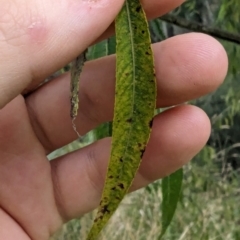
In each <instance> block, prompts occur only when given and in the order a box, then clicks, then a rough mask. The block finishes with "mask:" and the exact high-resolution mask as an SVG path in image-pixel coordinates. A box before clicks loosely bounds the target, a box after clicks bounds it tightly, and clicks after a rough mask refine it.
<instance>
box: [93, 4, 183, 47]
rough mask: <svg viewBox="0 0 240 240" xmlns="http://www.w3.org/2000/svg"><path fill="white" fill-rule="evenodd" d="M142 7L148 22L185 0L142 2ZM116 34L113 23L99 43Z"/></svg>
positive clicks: (99, 39)
mask: <svg viewBox="0 0 240 240" xmlns="http://www.w3.org/2000/svg"><path fill="white" fill-rule="evenodd" d="M141 2H142V6H143V8H144V11H145V13H146V16H147V18H148V20H151V19H154V18H157V17H160V16H162V15H164V14H166V13H168V12H170V11H171V10H173V9H175V8H176V7H178V6H180V5H181V4H182V3H183V2H185V0H169V1H159V0H151V1H149V0H142V1H141ZM113 33H114V23H112V24H111V25H110V26H109V28H108V29H107V30H106V31H105V32H104V33H103V34H102V35H101V36H100V37H99V38H98V39H97V41H96V42H99V41H101V40H103V39H105V38H107V37H110V36H111V35H113Z"/></svg>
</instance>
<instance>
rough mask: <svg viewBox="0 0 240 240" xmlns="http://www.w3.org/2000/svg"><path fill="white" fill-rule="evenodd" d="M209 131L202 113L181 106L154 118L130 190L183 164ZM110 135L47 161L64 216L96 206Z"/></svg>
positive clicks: (66, 218)
mask: <svg viewBox="0 0 240 240" xmlns="http://www.w3.org/2000/svg"><path fill="white" fill-rule="evenodd" d="M209 134H210V122H209V119H208V117H207V116H206V114H205V113H204V112H203V111H202V110H200V109H198V108H196V107H193V106H181V107H177V108H174V109H171V110H168V111H166V112H164V113H163V114H160V115H158V116H157V117H155V119H154V124H153V131H152V134H151V137H150V141H149V144H148V146H147V148H146V152H145V155H144V157H143V162H142V164H141V167H140V169H139V172H138V174H137V175H136V178H135V180H134V183H133V185H132V188H131V191H133V190H136V189H139V188H141V187H144V186H146V185H147V184H149V183H150V182H153V181H154V180H156V179H159V178H162V177H164V176H166V175H168V174H170V173H172V172H174V171H176V170H177V169H178V168H180V167H181V166H183V165H184V164H185V163H187V162H188V161H189V160H191V159H192V158H193V156H195V155H196V154H197V153H198V152H199V151H200V149H201V148H202V147H203V146H204V145H205V143H206V141H207V139H208V137H209ZM110 144H111V141H110V138H108V139H104V140H100V141H98V142H96V143H94V144H92V145H90V146H88V147H86V148H83V149H81V150H79V151H76V152H73V153H71V154H68V155H66V156H64V157H61V158H59V159H57V160H53V161H52V163H51V166H52V171H53V182H54V184H55V188H56V189H55V190H56V192H57V196H56V199H57V201H58V206H60V212H61V213H62V215H63V217H64V219H65V220H69V219H72V218H75V217H79V216H81V215H83V214H84V213H87V212H89V211H91V210H93V209H94V208H96V207H97V205H98V204H99V201H100V197H101V192H102V189H103V184H104V180H105V175H106V169H107V163H108V160H109V154H110Z"/></svg>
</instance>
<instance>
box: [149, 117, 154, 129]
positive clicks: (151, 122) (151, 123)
mask: <svg viewBox="0 0 240 240" xmlns="http://www.w3.org/2000/svg"><path fill="white" fill-rule="evenodd" d="M152 125H153V119H151V120H150V121H149V123H148V126H149V127H150V128H152Z"/></svg>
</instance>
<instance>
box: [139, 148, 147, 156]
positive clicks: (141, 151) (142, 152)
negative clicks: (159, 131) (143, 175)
mask: <svg viewBox="0 0 240 240" xmlns="http://www.w3.org/2000/svg"><path fill="white" fill-rule="evenodd" d="M145 149H146V148H145V147H144V148H143V149H140V153H141V158H142V157H143V154H144V152H145Z"/></svg>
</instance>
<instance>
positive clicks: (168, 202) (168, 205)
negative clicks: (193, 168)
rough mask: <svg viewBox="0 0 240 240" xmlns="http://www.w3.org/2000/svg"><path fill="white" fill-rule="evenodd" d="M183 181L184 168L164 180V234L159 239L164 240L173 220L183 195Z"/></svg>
mask: <svg viewBox="0 0 240 240" xmlns="http://www.w3.org/2000/svg"><path fill="white" fill-rule="evenodd" d="M182 180H183V170H182V168H181V169H179V170H178V171H176V172H175V173H173V174H171V175H170V176H168V177H165V178H164V179H163V180H162V195H163V202H162V232H161V234H160V237H159V239H160V238H162V236H163V235H164V233H165V232H166V230H167V228H168V226H169V225H170V223H171V221H172V219H173V216H174V213H175V211H176V208H177V203H178V200H179V197H180V193H181V188H182Z"/></svg>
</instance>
